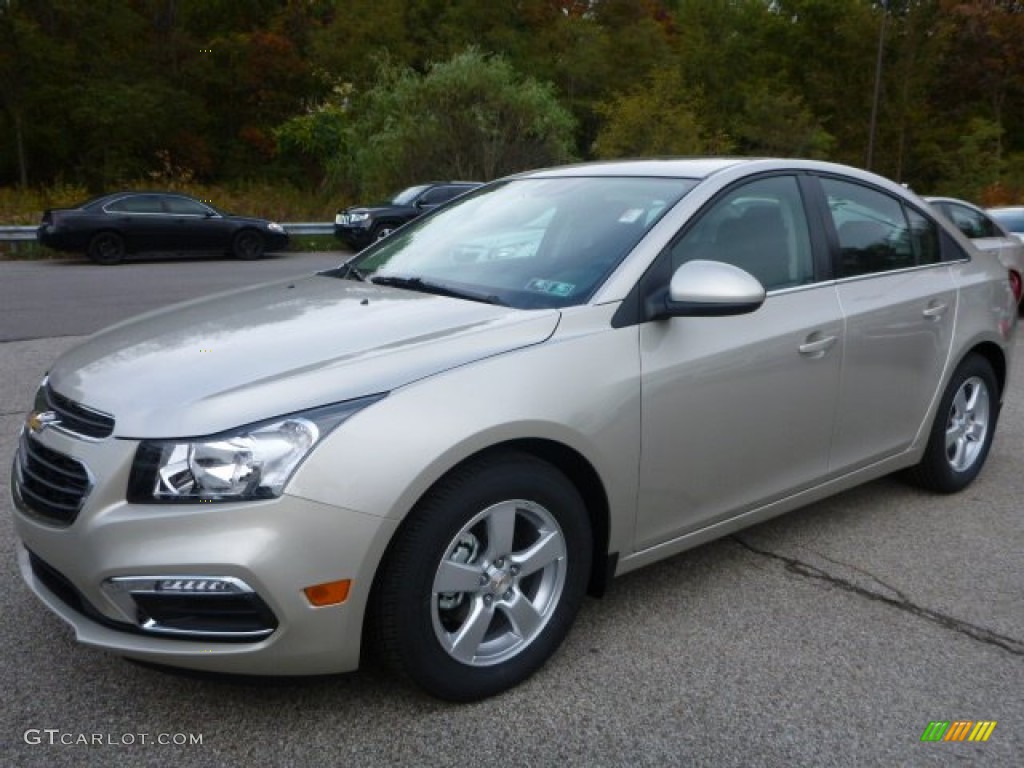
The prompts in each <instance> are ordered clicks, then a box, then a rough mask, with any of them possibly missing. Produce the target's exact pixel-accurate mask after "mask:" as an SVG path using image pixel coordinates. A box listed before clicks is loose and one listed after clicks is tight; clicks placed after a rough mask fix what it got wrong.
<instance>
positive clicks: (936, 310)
mask: <svg viewBox="0 0 1024 768" xmlns="http://www.w3.org/2000/svg"><path fill="white" fill-rule="evenodd" d="M947 309H949V304H947V303H946V302H944V301H933V302H930V303H929V304H928V306H927V308H925V310H924V313H923V314H924V316H925V317H929V318H931V319H932V320H938V319H939V318H940V317H942V316H943V315H944V314H946V310H947Z"/></svg>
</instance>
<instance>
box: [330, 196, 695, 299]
mask: <svg viewBox="0 0 1024 768" xmlns="http://www.w3.org/2000/svg"><path fill="white" fill-rule="evenodd" d="M696 183H697V182H696V181H695V180H693V179H669V178H624V177H590V178H579V177H571V178H545V179H516V180H511V181H508V182H504V183H501V184H495V185H491V186H489V187H485V188H483V189H481V190H479V191H477V192H474V193H472V194H469V195H466V196H465V197H462V198H459V199H458V200H456V201H455V202H453V203H451V204H449V205H447V206H445V207H444V208H442V209H440V210H439V211H438V212H436V213H434V214H432V215H428V216H426V217H424V218H422V219H419V220H417V221H415V222H413V223H411V224H409V225H406V226H405V227H402V229H400V230H398V231H397V232H396V233H394V234H393V235H391V236H390V237H388V238H386V239H384V240H381V241H379V242H378V243H377V244H376V245H375V246H372V247H370V248H368V249H366V250H365V251H363V252H362V253H361V254H359V255H358V256H357V257H356V258H355V259H353V260H351V261H350V262H348V264H349V265H350V266H349V268H348V269H346V270H345V271H344V274H343V276H349V275H351V274H353V272H354V271H357V273H358V275H359V276H360V277H363V278H368V279H369V280H371V281H373V282H378V283H380V284H385V285H387V284H390V285H393V286H397V287H401V288H409V289H411V290H421V291H430V292H435V293H444V294H446V295H463V296H464V297H465V298H469V299H475V300H486V301H491V302H493V303H497V304H506V305H508V306H512V307H517V308H520V309H532V308H542V307H566V306H572V305H575V304H582V303H584V302H586V301H587V300H588V299H589V298H590V296H592V295H593V293H594V291H596V290H597V288H598V287H599V286H600V285H601V283H602V282H603V281H604V280H605V278H607V277H608V275H609V274H611V272H612V270H614V269H615V267H616V266H618V264H619V263H620V262H621V261H622V259H623V258H625V256H626V255H627V254H628V253H629V252H630V251H631V250H632V249H633V248H634V246H636V244H637V243H638V242H640V239H641V238H642V237H643V236H644V235H645V234H646V233H647V232H648V230H650V228H651V227H652V226H654V224H655V223H656V222H657V221H658V220H659V219H660V218H661V216H662V215H663V214H664V213H665V212H666V211H667V210H668V209H670V208H671V207H672V206H673V205H675V204H676V203H677V202H678V201H679V200H680V199H681V198H682V197H683V195H685V194H686V193H687V192H689V191H690V190H691V189H693V187H694V186H695V185H696Z"/></svg>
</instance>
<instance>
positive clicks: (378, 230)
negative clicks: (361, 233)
mask: <svg viewBox="0 0 1024 768" xmlns="http://www.w3.org/2000/svg"><path fill="white" fill-rule="evenodd" d="M395 229H397V227H396V226H395V225H394V224H390V223H387V222H384V223H381V224H378V225H377V226H375V227H374V228H373V229H372V230H371V231H370V239H371V240H373V241H374V242H376V241H377V240H383V239H384V238H385V237H387V236H388V235H390V234H391V233H392V232H394V231H395Z"/></svg>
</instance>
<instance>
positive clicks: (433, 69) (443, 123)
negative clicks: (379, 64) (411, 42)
mask: <svg viewBox="0 0 1024 768" xmlns="http://www.w3.org/2000/svg"><path fill="white" fill-rule="evenodd" d="M573 127H574V126H573V120H572V117H571V115H570V114H569V113H568V112H567V111H566V110H565V109H564V108H563V107H562V106H561V105H560V104H559V103H558V100H557V99H556V98H555V95H554V92H553V89H552V88H551V86H549V85H546V84H544V83H541V82H539V81H537V80H534V79H532V78H524V77H522V76H521V75H519V74H518V73H517V72H516V71H515V70H514V69H513V68H512V66H511V64H509V62H508V61H507V60H506V59H504V58H502V57H499V56H486V55H484V54H483V53H481V52H479V51H477V50H473V49H471V50H468V51H465V52H463V53H460V54H457V55H456V56H453V57H452V58H451V59H449V60H448V61H445V62H441V63H438V64H433V65H431V66H430V68H429V69H428V71H427V72H426V74H424V75H419V74H417V73H416V72H414V71H412V70H410V69H396V68H393V67H387V66H385V67H383V68H382V70H381V72H380V74H379V79H378V81H377V82H376V83H375V85H374V86H373V88H371V89H370V90H369V91H368V92H367V93H366V94H365V97H364V99H363V103H362V105H361V110H360V113H359V116H358V117H357V118H356V119H355V120H354V123H353V126H352V142H353V143H352V145H351V146H352V147H353V165H352V166H351V168H350V172H351V173H352V174H353V175H354V176H355V177H356V178H358V179H359V180H360V183H361V184H360V185H361V187H362V189H363V191H364V193H366V194H382V193H385V192H387V191H390V190H392V189H393V188H395V187H397V186H400V185H403V184H407V183H409V182H412V181H422V180H424V179H429V178H460V179H481V180H485V181H486V180H490V179H493V178H496V177H498V176H502V175H505V174H509V173H513V172H516V171H521V170H525V169H528V168H533V167H536V166H540V165H545V164H551V163H558V162H563V161H566V160H568V159H570V158H571V157H572V131H573Z"/></svg>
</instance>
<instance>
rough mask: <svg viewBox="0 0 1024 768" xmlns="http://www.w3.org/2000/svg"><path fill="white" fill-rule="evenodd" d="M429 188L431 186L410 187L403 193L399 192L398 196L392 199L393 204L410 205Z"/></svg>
mask: <svg viewBox="0 0 1024 768" xmlns="http://www.w3.org/2000/svg"><path fill="white" fill-rule="evenodd" d="M427 186H429V185H427V184H421V185H420V186H418V187H409V188H408V189H403V190H402V191H401V192H399V193H398V194H396V195H394V196H393V197H392V198H391V204H392V205H409V204H410V203H411V202H412V201H413V200H415V199H416V196H417V195H419V193H420V192H422V191H423V190H425V189H426V188H427Z"/></svg>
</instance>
